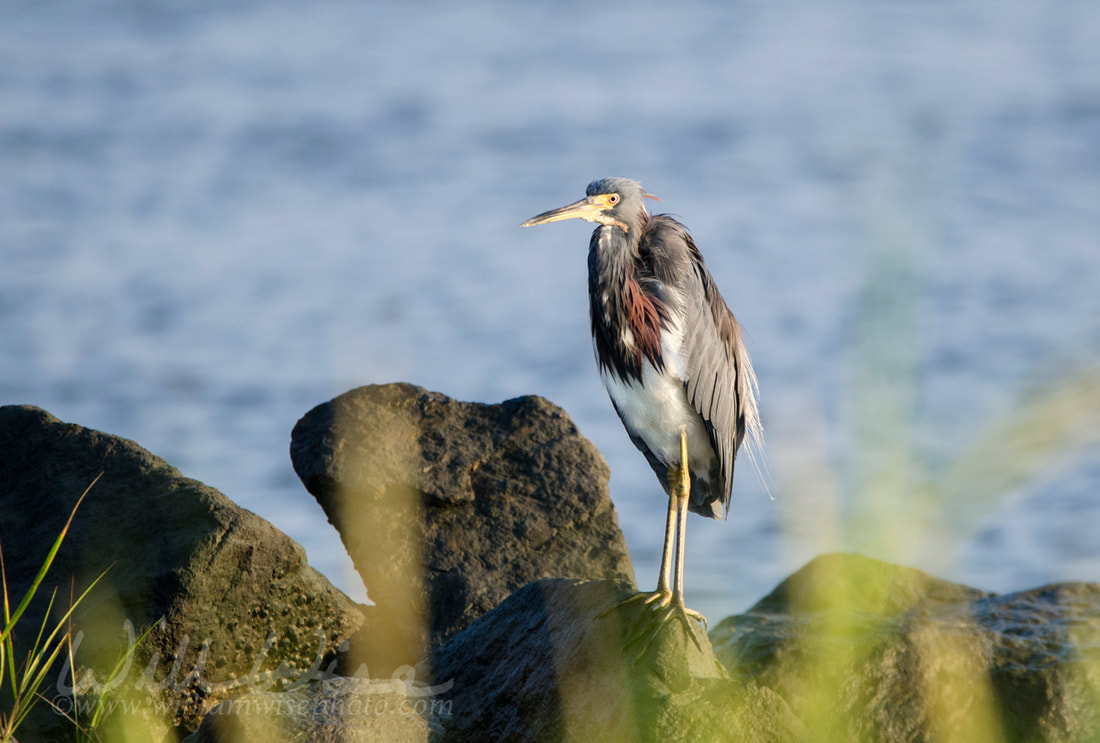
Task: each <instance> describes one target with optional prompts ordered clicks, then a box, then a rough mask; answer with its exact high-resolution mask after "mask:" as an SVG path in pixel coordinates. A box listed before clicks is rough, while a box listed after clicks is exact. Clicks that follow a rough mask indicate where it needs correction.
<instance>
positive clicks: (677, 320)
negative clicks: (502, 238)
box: [523, 178, 761, 643]
mask: <svg viewBox="0 0 1100 743" xmlns="http://www.w3.org/2000/svg"><path fill="white" fill-rule="evenodd" d="M645 198H656V197H654V196H650V195H649V194H647V193H646V192H645V191H643V190H642V186H641V184H640V183H638V182H637V181H633V180H630V179H627V178H604V179H602V180H598V181H593V182H592V183H590V184H588V189H587V190H586V192H585V197H584V198H583V199H581V200H580V201H577V202H575V203H573V204H569V205H567V206H563V207H561V208H558V209H552V210H551V211H548V212H543V213H542V214H539V215H538V216H535V217H532V218H531V219H528V220H527V221H526V222H524V223H523V226H524V227H530V226H532V225H537V224H546V223H547V222H557V221H560V220H563V219H583V220H585V221H587V222H595V223H597V224H598V225H599V226H598V227H596V230H595V231H594V232H593V233H592V239H591V240H590V241H589V244H588V301H589V310H590V312H591V317H592V338H593V341H594V342H595V347H596V361H597V362H598V364H599V370H600V378H601V379H602V380H603V383H604V386H605V387H606V388H607V392H608V394H609V395H610V396H611V403H612V404H613V405H614V406H615V412H617V413H618V414H619V417H620V418H621V419H622V421H623V425H624V426H626V431H627V433H628V434H630V439H631V441H633V442H634V445H635V446H637V447H638V449H639V450H640V451H641V452H642V454H644V455H645V458H646V459H647V460H648V461H649V464H650V466H651V467H652V468H653V471H654V472H656V473H657V478H658V479H659V480H660V481H661V484H662V485H663V486H664V489H665V492H666V493H668V496H669V500H668V513H667V516H666V520H665V544H664V551H663V553H662V556H661V572H660V574H659V575H658V577H657V589H656V590H655V591H653V592H652V593H650V594H641V595H642V596H643V597H644V601H645V603H646V604H647V605H649V606H651V607H653V608H655V609H656V610H657V612H658V615H659V618H660V619H661V620H662V621H663V620H665V619H668V618H670V617H673V616H675V617H678V618H680V619H681V621H683V622H684V624H685V625H687V627H688V628H689V629H690V627H691V624H690V622H689V621H688V617H691V618H694V619H696V620H699V621H702V622H703V623H704V625H705V624H706V620H705V619H704V618H703V615H702V614H700V613H699V612H697V611H694V610H692V609H688V608H687V607H685V605H684V535H685V522H686V520H687V512H688V511H692V512H693V513H698V514H701V515H703V516H709V517H711V518H714V519H716V518H718V517H720V516H721V515H722V513H723V511H724V509H725V510H726V511H727V513H728V508H729V503H730V496H731V494H732V492H733V463H734V458H735V457H736V456H737V450H738V449H739V448H740V446H741V443H742V442H743V441H744V439H745V436H746V435H748V436H749V438H750V441H751V442H752V443H753V444H755V445H759V444H760V441H761V425H760V415H759V412H758V410H757V406H756V394H757V386H756V375H755V374H754V372H753V370H752V362H751V361H750V360H749V354H748V351H747V350H746V349H745V343H744V341H743V340H742V338H741V329H740V327H739V325H738V324H737V320H736V319H735V318H734V316H733V313H732V312H730V310H729V308H728V307H727V306H726V303H725V301H724V300H723V299H722V295H721V294H720V293H719V291H718V287H717V286H716V285H715V283H714V279H712V278H711V275H710V272H709V271H708V270H707V267H706V264H705V263H704V262H703V256H702V255H700V253H699V249H698V248H696V247H695V242H694V241H693V240H692V239H691V235H689V234H688V232H687V229H686V228H685V227H684V226H683V225H682V224H680V223H679V222H678V221H676V220H675V219H673V218H672V217H670V216H667V215H663V214H659V215H655V216H650V215H649V213H648V212H647V211H646V208H645V203H644V201H643V199H645ZM692 637H693V638H694V632H693V633H692ZM696 642H697V643H698V640H696Z"/></svg>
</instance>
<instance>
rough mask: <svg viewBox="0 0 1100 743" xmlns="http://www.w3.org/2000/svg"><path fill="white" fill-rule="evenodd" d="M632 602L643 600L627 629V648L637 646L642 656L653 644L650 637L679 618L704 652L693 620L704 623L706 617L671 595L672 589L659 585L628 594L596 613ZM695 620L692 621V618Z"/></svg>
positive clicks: (619, 607) (612, 609)
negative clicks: (653, 588)
mask: <svg viewBox="0 0 1100 743" xmlns="http://www.w3.org/2000/svg"><path fill="white" fill-rule="evenodd" d="M632 604H642V609H641V611H640V612H639V613H638V616H637V618H636V619H635V620H634V622H633V624H632V625H631V628H630V630H629V631H628V633H627V642H626V646H625V647H626V649H627V650H631V649H633V648H638V649H639V652H638V655H637V657H638V658H641V657H642V656H644V655H645V654H646V653H647V652H648V651H649V648H650V647H651V646H652V645H653V641H654V640H656V639H657V636H658V635H659V634H660V633H661V631H662V630H663V629H664V628H665V627H666V626H667V625H668V623H669V622H679V623H680V624H681V625H682V626H683V628H684V629H685V630H686V631H687V633H688V635H689V636H690V637H691V641H692V642H693V643H694V644H695V647H696V649H697V650H699V652H703V645H702V643H701V642H699V636H698V634H696V633H697V632H698V631H699V630H698V627H697V626H696V624H695V623H696V622H698V623H700V624H702V625H703V627H704V630H705V628H706V626H707V619H706V617H704V616H703V615H702V614H700V613H699V612H697V611H695V610H694V609H689V608H687V607H686V606H684V602H683V601H682V600H680V601H677V600H675V599H674V598H673V595H672V591H669V590H661V589H658V590H656V591H653V592H651V593H636V594H634V595H633V596H631V597H630V598H628V599H626V600H625V601H622V602H620V603H618V604H616V605H615V606H613V607H611V608H610V609H607V610H605V611H603V612H601V613H600V614H599V616H601V617H603V616H605V615H606V614H609V613H611V612H612V611H615V610H618V609H621V608H622V607H625V606H629V605H632ZM693 620H694V621H693Z"/></svg>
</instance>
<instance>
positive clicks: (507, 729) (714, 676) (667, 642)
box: [426, 579, 809, 742]
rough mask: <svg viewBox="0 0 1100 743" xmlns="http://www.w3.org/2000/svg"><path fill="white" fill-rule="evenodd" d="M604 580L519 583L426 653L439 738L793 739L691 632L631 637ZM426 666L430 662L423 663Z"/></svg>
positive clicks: (775, 702)
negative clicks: (435, 691)
mask: <svg viewBox="0 0 1100 743" xmlns="http://www.w3.org/2000/svg"><path fill="white" fill-rule="evenodd" d="M631 594H632V592H631V591H629V590H627V589H626V588H624V587H623V586H622V585H621V584H616V583H611V582H609V581H576V580H566V579H547V580H542V581H538V582H537V583H533V584H530V585H528V586H525V587H524V588H523V589H521V590H520V591H517V592H516V593H515V594H513V595H512V596H511V597H509V598H508V600H506V601H505V602H504V603H503V604H501V605H500V606H499V607H497V608H496V609H494V610H493V611H491V612H489V613H488V614H486V615H485V616H483V617H481V618H480V619H478V620H477V621H475V622H474V623H473V624H471V625H470V626H469V627H467V628H466V630H464V631H463V632H461V633H459V634H457V635H455V636H454V637H452V638H451V639H450V640H448V641H447V642H446V643H444V645H443V646H442V647H441V648H439V649H438V650H436V652H435V653H433V655H432V657H431V660H430V665H431V674H432V678H433V683H434V684H436V686H437V687H447V686H449V687H450V689H451V691H450V692H449V693H447V694H444V695H442V698H443V699H444V700H445V701H446V702H449V703H450V709H449V711H450V713H451V717H450V719H449V720H447V721H446V722H447V724H446V735H445V737H444V739H445V740H447V741H485V740H507V741H566V740H585V741H663V742H664V741H700V740H703V741H712V740H713V741H784V742H789V741H799V740H808V739H809V735H808V734H807V732H806V730H805V729H804V728H803V727H802V725H801V723H800V722H799V721H798V720H797V719H796V718H795V717H794V716H793V715H792V713H791V712H790V710H789V709H788V708H787V705H786V704H785V703H784V702H783V700H782V699H781V698H780V697H779V696H778V695H776V694H774V693H773V692H771V691H770V690H768V689H765V688H763V687H761V686H759V685H757V684H755V683H751V682H750V683H745V682H742V681H734V680H730V678H729V677H728V676H727V674H726V673H725V672H724V671H723V669H722V668H721V666H720V665H719V663H718V661H717V659H716V658H715V656H714V653H713V651H712V650H711V647H710V643H709V642H708V641H707V638H706V636H705V635H704V634H703V633H702V631H701V630H700V631H699V632H698V633H697V636H698V637H699V639H700V644H701V648H699V647H697V646H696V645H695V643H694V642H693V641H692V640H691V638H690V637H689V636H688V634H687V630H686V629H685V628H684V627H683V626H682V625H681V624H679V623H669V624H667V625H665V626H664V628H663V629H662V630H661V631H659V632H658V633H657V634H656V636H655V638H654V639H653V641H652V643H651V644H650V645H649V646H648V647H646V645H645V643H644V642H643V643H636V642H633V641H632V638H634V637H635V636H636V630H637V628H638V627H639V625H640V626H642V627H644V626H645V623H644V621H643V619H644V616H645V615H646V613H647V610H646V609H643V608H642V607H641V606H639V605H638V604H637V603H633V604H627V605H621V602H622V601H623V599H625V598H627V597H629V596H630V595H631ZM426 665H427V664H426Z"/></svg>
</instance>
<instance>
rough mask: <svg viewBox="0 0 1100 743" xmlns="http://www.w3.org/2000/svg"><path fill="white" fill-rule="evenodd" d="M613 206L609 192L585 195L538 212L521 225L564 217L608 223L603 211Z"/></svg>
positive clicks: (530, 224)
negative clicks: (555, 207)
mask: <svg viewBox="0 0 1100 743" xmlns="http://www.w3.org/2000/svg"><path fill="white" fill-rule="evenodd" d="M612 206H613V205H612V204H611V203H610V202H609V201H608V194H599V195H597V196H585V197H584V198H583V199H581V200H580V201H575V202H573V203H572V204H568V205H566V206H560V207H558V208H557V209H551V210H550V211H548V212H543V213H542V214H537V215H535V216H533V217H531V218H530V219H528V220H527V221H526V222H524V223H523V224H521V225H520V227H534V226H535V225H536V224H547V223H548V222H560V221H562V220H563V219H583V220H584V221H586V222H602V223H607V222H608V221H609V220H608V218H607V216H606V215H605V214H604V213H603V212H604V210H606V209H610V208H611V207H612Z"/></svg>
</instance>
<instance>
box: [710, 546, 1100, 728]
mask: <svg viewBox="0 0 1100 743" xmlns="http://www.w3.org/2000/svg"><path fill="white" fill-rule="evenodd" d="M711 640H712V641H713V642H714V643H715V648H716V652H717V654H718V657H719V659H721V660H722V662H723V663H724V664H725V665H726V667H727V668H729V669H730V671H731V672H733V673H736V674H737V675H739V676H740V677H742V678H751V679H755V680H756V681H758V682H759V683H761V684H763V685H764V686H766V687H768V688H770V689H773V690H774V691H776V692H777V693H778V694H780V695H781V696H782V697H783V698H784V699H786V700H787V701H788V702H789V703H790V705H791V707H792V708H793V709H794V710H795V712H796V713H797V714H798V715H799V717H800V718H801V719H802V720H803V721H804V722H805V723H806V724H807V725H808V726H809V727H811V728H812V729H814V730H815V731H817V732H820V733H821V734H822V737H823V738H825V739H827V740H846V741H847V740H850V741H887V742H894V741H926V740H958V741H1020V742H1021V743H1023V742H1024V741H1028V742H1032V741H1096V740H1100V585H1098V584H1087V583H1074V584H1062V585H1055V586H1047V587H1045V588H1039V589H1035V590H1032V591H1024V592H1020V593H1012V594H1006V595H1003V596H997V595H994V594H990V593H986V592H984V591H979V590H976V589H973V588H968V587H966V586H961V585H958V584H955V583H949V582H947V581H943V580H939V579H936V578H933V577H931V576H929V575H926V574H925V573H922V572H920V571H918V570H913V569H911V568H904V567H899V566H896V565H889V564H886V563H881V562H877V561H875V560H870V559H868V558H865V557H860V556H858V555H827V556H823V557H819V558H817V559H815V560H813V561H811V562H810V563H809V564H807V565H806V566H805V567H803V568H802V569H801V570H799V571H798V572H796V573H794V574H793V575H791V576H790V577H789V578H787V579H786V580H785V581H783V583H782V584H780V585H779V586H778V587H777V588H776V589H775V590H774V591H773V592H772V593H771V594H770V595H768V596H767V597H765V598H763V599H762V600H761V601H760V602H758V603H757V604H756V605H755V606H754V607H752V608H751V609H750V610H749V611H748V612H746V613H745V614H742V615H740V616H736V617H730V618H729V619H726V620H725V621H723V622H722V623H721V624H720V625H718V626H717V627H715V629H714V630H713V631H712V632H711Z"/></svg>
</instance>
